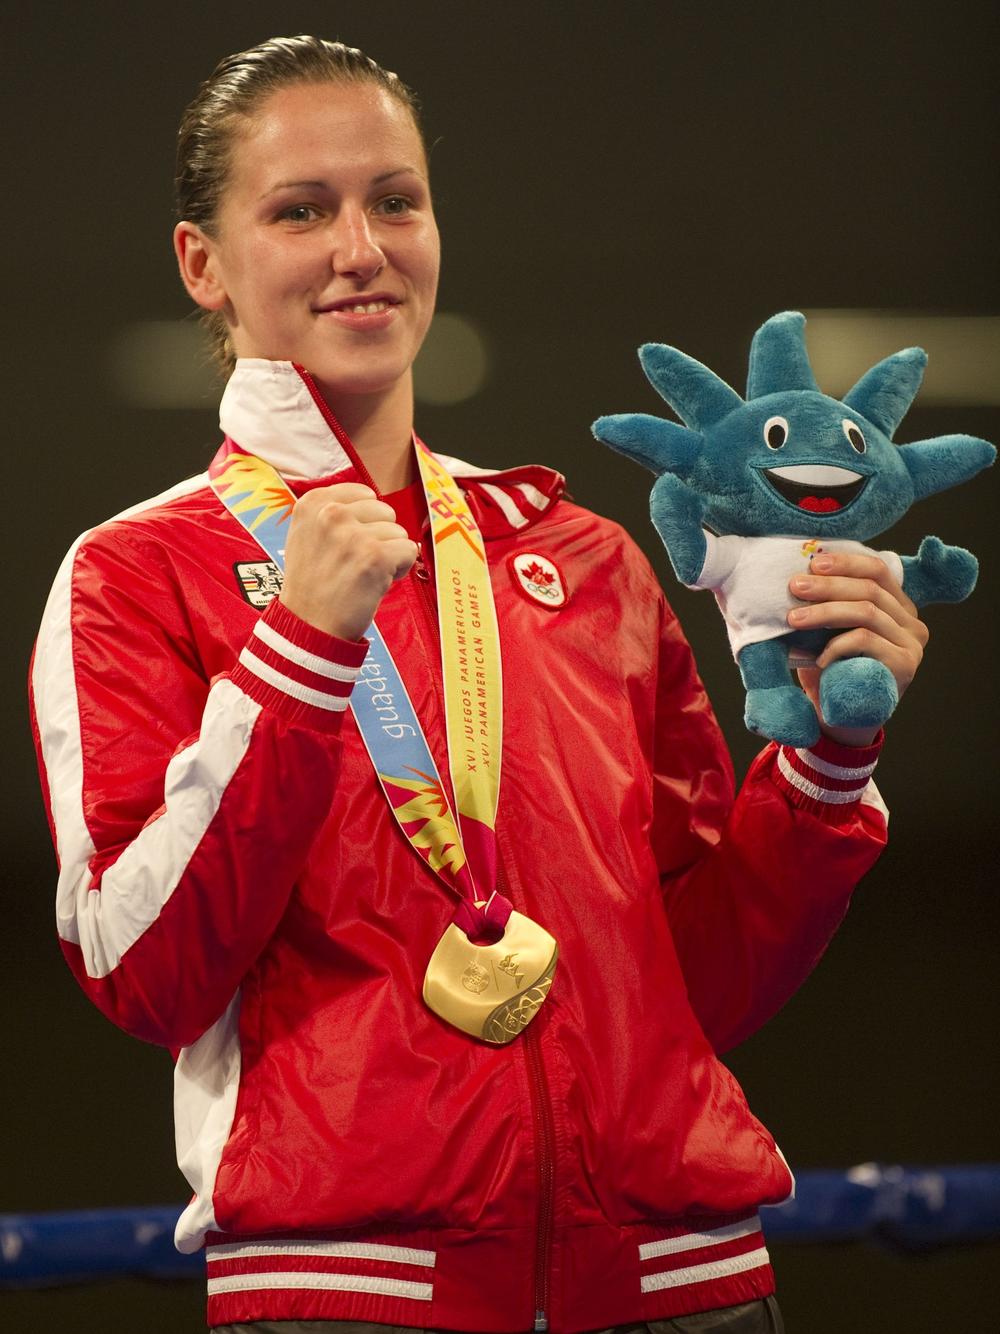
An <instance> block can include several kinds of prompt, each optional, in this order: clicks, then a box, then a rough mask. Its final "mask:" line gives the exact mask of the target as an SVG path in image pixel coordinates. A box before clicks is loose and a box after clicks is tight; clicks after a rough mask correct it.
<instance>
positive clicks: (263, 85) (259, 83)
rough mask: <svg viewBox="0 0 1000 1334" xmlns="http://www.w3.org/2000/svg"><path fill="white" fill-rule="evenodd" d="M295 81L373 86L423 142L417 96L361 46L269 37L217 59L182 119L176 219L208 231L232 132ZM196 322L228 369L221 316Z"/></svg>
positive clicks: (224, 179) (211, 314) (230, 356)
mask: <svg viewBox="0 0 1000 1334" xmlns="http://www.w3.org/2000/svg"><path fill="white" fill-rule="evenodd" d="M302 83H334V84H345V83H371V84H374V85H376V86H377V87H379V88H382V89H384V90H385V91H386V92H387V93H388V94H389V95H390V96H391V97H394V98H395V99H396V100H397V102H399V103H401V105H403V106H404V107H406V109H407V111H409V113H410V115H411V116H412V118H413V123H414V125H415V126H416V129H417V133H418V134H420V136H421V140H423V132H422V129H421V125H420V106H419V103H418V101H417V98H416V95H415V94H414V93H413V91H412V90H411V89H410V88H408V87H407V86H406V84H405V83H403V81H402V79H400V78H399V76H398V75H396V74H393V73H392V72H391V71H390V70H387V69H383V67H382V66H381V65H379V64H378V63H377V62H376V61H374V60H372V58H371V57H370V56H366V55H365V54H364V52H363V51H359V50H358V49H357V47H354V46H345V45H344V43H343V42H331V41H327V40H326V39H325V38H322V37H310V36H304V35H303V36H298V37H272V38H270V39H269V40H268V41H266V42H261V43H260V44H259V45H258V46H252V47H250V49H249V50H247V51H237V52H235V53H234V54H233V55H229V56H225V57H224V58H223V59H222V60H220V61H219V63H218V65H216V67H215V69H214V70H213V71H212V73H211V75H210V76H209V77H208V78H207V79H206V80H205V82H204V83H203V84H202V85H201V87H200V88H199V89H198V92H197V94H196V95H195V97H194V99H193V101H192V102H191V103H190V105H189V106H188V107H187V109H186V110H185V112H184V115H183V116H182V117H181V123H180V128H179V129H178V132H177V168H176V172H175V176H174V188H175V200H176V207H177V216H178V218H180V219H184V220H187V221H189V222H194V223H197V225H198V226H199V227H201V228H202V230H203V231H205V232H207V233H208V235H209V236H211V235H213V234H214V233H215V229H216V227H217V223H218V215H219V205H220V203H221V200H222V196H223V194H224V192H225V189H226V185H227V183H228V180H229V170H230V165H231V161H232V148H233V141H234V138H235V136H236V133H237V132H238V131H239V129H240V128H241V126H242V125H243V124H245V123H246V121H248V120H250V119H251V118H252V117H253V116H254V114H255V113H256V111H257V110H258V109H259V108H260V106H261V104H262V103H263V102H265V101H266V100H267V98H269V97H270V96H271V94H272V93H275V92H277V91H278V89H279V88H287V87H289V86H291V85H293V84H302ZM202 321H203V323H204V324H205V326H206V327H207V329H208V331H209V334H210V336H211V340H212V351H213V354H214V356H215V359H216V361H217V362H218V363H219V365H220V367H221V368H222V369H223V370H224V371H226V372H228V371H231V370H232V368H233V365H234V364H235V360H236V358H235V354H234V352H233V348H232V344H231V343H230V340H229V335H228V331H227V328H226V321H225V317H224V316H223V314H222V313H221V311H206V312H204V314H203V316H202Z"/></svg>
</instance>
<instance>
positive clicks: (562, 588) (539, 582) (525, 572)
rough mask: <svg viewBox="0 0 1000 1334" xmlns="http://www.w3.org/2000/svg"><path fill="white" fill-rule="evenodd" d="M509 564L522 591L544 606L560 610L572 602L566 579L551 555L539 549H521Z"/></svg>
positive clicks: (518, 587) (517, 586) (515, 582)
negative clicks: (538, 550)
mask: <svg viewBox="0 0 1000 1334" xmlns="http://www.w3.org/2000/svg"><path fill="white" fill-rule="evenodd" d="M507 567H508V569H509V570H510V572H511V576H512V577H513V580H514V586H515V587H516V588H517V590H518V592H520V593H523V594H524V596H525V597H527V598H529V599H530V600H531V601H532V602H536V603H538V605H539V606H540V607H547V608H548V610H549V611H559V610H560V608H562V607H565V605H566V603H567V602H568V601H569V592H568V590H567V588H566V581H565V579H564V578H563V576H562V572H561V571H560V569H559V567H558V565H556V563H555V561H554V560H552V559H551V558H550V557H549V556H543V555H541V554H540V553H539V552H537V551H519V552H517V554H516V555H513V556H509V557H508V558H507Z"/></svg>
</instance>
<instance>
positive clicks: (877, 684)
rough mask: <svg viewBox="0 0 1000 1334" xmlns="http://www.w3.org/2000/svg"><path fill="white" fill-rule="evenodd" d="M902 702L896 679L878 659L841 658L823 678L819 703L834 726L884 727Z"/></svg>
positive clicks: (825, 672) (823, 672)
mask: <svg viewBox="0 0 1000 1334" xmlns="http://www.w3.org/2000/svg"><path fill="white" fill-rule="evenodd" d="M898 703H899V691H898V689H897V688H896V679H895V677H894V676H893V674H892V672H890V671H889V668H888V667H886V666H885V664H884V663H881V662H876V661H875V659H874V658H838V660H837V661H836V662H831V663H830V665H829V667H824V668H823V671H822V673H821V674H820V678H819V706H820V708H821V709H822V710H823V717H824V718H825V719H826V721H827V722H828V723H829V724H830V726H831V727H881V726H882V724H883V723H884V722H885V721H886V719H887V718H888V717H889V716H890V714H891V713H892V711H893V709H894V708H895V707H896V705H897V704H898Z"/></svg>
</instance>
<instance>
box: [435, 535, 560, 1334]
mask: <svg viewBox="0 0 1000 1334" xmlns="http://www.w3.org/2000/svg"><path fill="white" fill-rule="evenodd" d="M412 574H413V578H414V582H415V583H416V584H417V586H418V587H419V588H420V591H421V594H422V597H421V601H422V603H423V606H424V609H425V611H426V612H427V615H428V617H429V619H430V621H431V623H432V624H433V625H434V626H435V627H436V626H437V607H436V606H435V603H434V594H433V593H432V592H431V587H430V579H431V575H430V571H429V570H428V568H427V565H426V563H425V561H424V557H423V552H421V553H420V554H419V555H418V556H417V559H416V562H415V563H414V566H413V571H412ZM497 889H499V891H500V892H501V894H505V895H506V897H507V898H510V884H509V882H508V880H507V875H506V872H505V870H504V865H503V861H502V859H501V858H500V855H499V848H498V849H497ZM515 1041H516V1042H523V1043H524V1057H525V1063H526V1064H527V1067H528V1089H529V1093H530V1096H531V1117H532V1122H533V1125H534V1131H535V1148H536V1157H537V1161H538V1222H537V1226H536V1230H535V1283H534V1287H535V1323H534V1329H535V1330H536V1331H539V1334H540V1332H541V1331H544V1330H547V1329H548V1327H549V1319H548V1309H549V1270H550V1268H551V1256H552V1235H553V1230H554V1223H555V1175H556V1172H555V1126H554V1123H553V1120H552V1098H551V1095H550V1093H549V1083H548V1078H547V1076H546V1074H545V1065H544V1063H543V1061H542V1049H541V1041H540V1034H539V1031H538V1029H537V1028H535V1026H534V1025H533V1024H529V1025H528V1027H527V1028H526V1029H525V1030H524V1032H523V1033H522V1034H521V1035H520V1036H519V1037H518V1038H515Z"/></svg>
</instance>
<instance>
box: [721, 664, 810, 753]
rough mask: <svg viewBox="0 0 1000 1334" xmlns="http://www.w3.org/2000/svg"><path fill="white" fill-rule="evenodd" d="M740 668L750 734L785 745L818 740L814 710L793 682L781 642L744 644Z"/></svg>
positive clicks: (806, 697) (808, 744) (802, 744)
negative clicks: (755, 733)
mask: <svg viewBox="0 0 1000 1334" xmlns="http://www.w3.org/2000/svg"><path fill="white" fill-rule="evenodd" d="M739 667H740V675H741V676H742V677H743V684H744V685H745V686H746V690H747V705H746V713H745V714H744V719H745V721H746V725H747V727H748V728H749V729H750V731H751V732H758V733H760V735H761V736H766V737H770V738H771V739H772V740H774V741H780V742H781V743H782V744H783V745H786V746H812V745H814V744H815V742H816V741H818V739H819V720H818V719H817V717H816V710H815V709H814V708H813V706H812V704H811V703H810V701H809V698H808V696H807V695H805V694H804V693H803V692H802V691H801V690H800V689H799V688H798V686H797V685H795V684H793V682H792V674H791V672H790V671H789V668H788V646H787V644H786V643H785V642H784V640H782V639H765V640H763V641H762V642H761V643H759V644H747V646H746V648H744V649H743V650H742V651H741V652H740V656H739Z"/></svg>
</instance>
